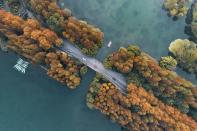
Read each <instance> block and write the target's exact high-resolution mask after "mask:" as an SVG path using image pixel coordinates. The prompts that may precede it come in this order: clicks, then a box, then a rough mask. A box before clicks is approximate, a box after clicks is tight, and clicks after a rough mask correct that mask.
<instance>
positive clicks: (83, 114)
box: [0, 0, 197, 131]
mask: <svg viewBox="0 0 197 131" xmlns="http://www.w3.org/2000/svg"><path fill="white" fill-rule="evenodd" d="M62 1H63V2H64V3H65V6H66V7H68V8H70V9H71V10H72V12H73V14H74V15H75V16H76V17H78V18H81V19H84V20H86V21H88V22H89V23H91V24H94V25H97V26H98V27H100V28H101V29H102V30H103V31H104V33H105V43H104V45H103V48H102V49H101V50H100V52H99V54H98V56H97V58H98V59H100V60H103V58H104V57H105V56H106V55H108V54H110V53H111V52H113V51H116V50H117V49H118V48H119V47H120V46H127V45H128V44H131V43H133V44H136V45H138V46H140V47H141V48H142V49H143V50H144V51H146V52H147V53H149V54H150V55H151V56H153V57H155V58H157V59H159V58H160V57H161V56H165V55H167V54H168V46H169V43H170V42H171V41H173V40H175V39H177V38H182V39H184V38H187V37H188V36H187V35H185V34H184V26H185V18H181V19H180V20H178V21H173V20H172V18H169V17H168V16H167V15H166V12H165V11H163V10H162V3H163V0H137V1H136V0H62ZM110 40H111V41H112V43H113V44H112V46H111V48H106V47H107V43H108V42H109V41H110ZM17 59H18V57H17V56H16V55H15V54H12V53H9V54H7V53H3V52H0V60H1V62H0V106H1V107H0V131H120V130H121V129H120V126H118V125H117V124H115V123H112V122H111V121H109V120H108V119H107V118H105V116H104V115H102V114H101V113H100V112H98V111H95V110H89V109H88V108H87V107H86V101H85V96H86V92H87V90H88V85H89V84H90V81H91V80H92V78H93V77H94V75H95V72H93V71H89V72H88V74H87V75H86V76H85V77H84V78H83V80H82V84H81V86H80V87H78V88H77V89H76V90H73V91H71V90H69V89H68V88H67V87H65V86H62V85H60V84H59V83H58V82H56V81H54V80H52V79H51V78H49V77H48V76H47V75H46V72H45V71H44V70H42V69H41V68H40V67H39V66H36V65H30V66H29V68H28V69H27V73H26V74H25V75H22V74H20V73H19V72H17V71H15V70H14V69H13V66H14V65H15V64H16V61H17ZM177 72H178V73H179V74H180V75H181V76H183V77H185V78H186V79H188V80H191V81H193V82H194V83H195V84H197V79H196V78H195V76H194V75H190V74H187V73H185V72H183V71H182V70H181V69H177Z"/></svg>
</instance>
